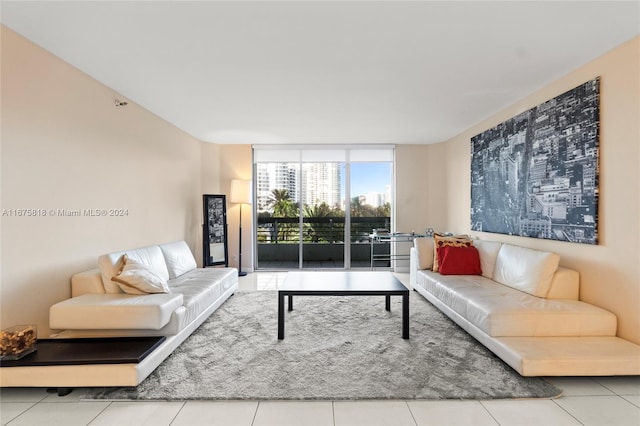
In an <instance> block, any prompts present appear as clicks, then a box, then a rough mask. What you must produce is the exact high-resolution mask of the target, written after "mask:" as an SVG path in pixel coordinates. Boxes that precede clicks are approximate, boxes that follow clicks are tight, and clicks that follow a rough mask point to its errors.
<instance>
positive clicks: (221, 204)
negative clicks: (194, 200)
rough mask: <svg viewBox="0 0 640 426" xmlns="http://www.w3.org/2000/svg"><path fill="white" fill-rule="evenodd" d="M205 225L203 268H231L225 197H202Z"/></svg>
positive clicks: (203, 231) (203, 234) (203, 233)
mask: <svg viewBox="0 0 640 426" xmlns="http://www.w3.org/2000/svg"><path fill="white" fill-rule="evenodd" d="M202 205H203V213H204V214H203V217H204V224H203V230H202V256H203V261H202V265H203V267H207V266H216V265H224V266H229V255H228V249H227V200H226V196H225V195H210V194H204V195H203V196H202Z"/></svg>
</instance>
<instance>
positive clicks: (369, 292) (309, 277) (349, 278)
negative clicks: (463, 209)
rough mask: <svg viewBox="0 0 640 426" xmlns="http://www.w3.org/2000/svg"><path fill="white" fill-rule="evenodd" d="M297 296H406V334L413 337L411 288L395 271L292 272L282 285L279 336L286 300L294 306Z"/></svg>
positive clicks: (404, 326)
mask: <svg viewBox="0 0 640 426" xmlns="http://www.w3.org/2000/svg"><path fill="white" fill-rule="evenodd" d="M293 296H385V299H386V304H385V308H386V310H387V311H390V310H391V296H402V338H403V339H408V338H409V290H408V289H407V288H406V287H405V286H404V285H402V283H401V282H400V281H398V279H397V278H396V277H395V276H394V275H393V274H392V273H391V272H382V271H381V272H376V271H356V272H354V271H339V272H334V271H331V272H328V271H326V272H325V271H319V272H297V271H296V272H288V273H287V278H286V279H285V281H284V283H283V284H282V287H280V289H278V339H280V340H282V339H284V300H285V297H288V299H289V308H288V310H289V311H291V310H293Z"/></svg>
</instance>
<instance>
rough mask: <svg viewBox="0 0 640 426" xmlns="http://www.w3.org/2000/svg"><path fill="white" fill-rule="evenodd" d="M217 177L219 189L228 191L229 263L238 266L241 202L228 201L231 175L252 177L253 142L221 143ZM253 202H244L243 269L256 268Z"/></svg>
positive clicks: (242, 177)
mask: <svg viewBox="0 0 640 426" xmlns="http://www.w3.org/2000/svg"><path fill="white" fill-rule="evenodd" d="M219 149H220V164H219V166H220V169H219V173H218V179H219V182H220V191H221V192H220V193H221V194H226V195H227V223H228V227H229V233H228V243H229V266H231V267H234V268H237V267H238V256H239V247H238V233H239V220H240V204H235V203H231V202H229V190H230V188H231V180H232V179H243V180H253V166H252V164H253V157H252V156H253V153H252V149H251V145H220V146H219ZM252 211H253V206H249V205H243V206H242V270H243V271H245V272H249V271H251V270H252V269H253V249H254V247H253V242H252V235H253V225H252V224H253V215H252Z"/></svg>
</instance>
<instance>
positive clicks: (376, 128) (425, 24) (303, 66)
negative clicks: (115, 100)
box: [0, 0, 640, 144]
mask: <svg viewBox="0 0 640 426" xmlns="http://www.w3.org/2000/svg"><path fill="white" fill-rule="evenodd" d="M0 7H1V9H0V13H1V14H0V17H1V18H0V19H1V21H2V23H3V24H4V25H6V26H7V27H9V28H11V29H13V30H14V31H16V32H18V33H20V34H22V35H23V36H25V37H26V38H28V39H30V40H32V41H33V42H35V43H36V44H38V45H40V46H42V47H44V48H45V49H47V50H48V51H50V52H52V53H54V54H55V55H57V56H59V57H60V58H62V59H63V60H65V61H67V62H69V63H70V64H72V65H74V66H76V67H77V68H79V69H80V70H82V71H84V72H86V73H87V74H89V75H91V76H92V77H94V78H95V79H97V80H98V81H100V82H102V83H104V84H105V85H107V86H109V87H111V88H112V89H113V90H114V92H117V93H119V94H121V95H122V96H123V97H125V98H126V99H127V100H129V101H133V102H136V103H138V104H140V105H141V106H143V107H144V108H146V109H148V110H150V111H152V112H153V113H155V114H157V115H158V116H160V117H162V118H164V119H165V120H167V121H169V122H170V123H172V124H174V125H175V126H177V127H179V128H181V129H183V130H185V131H186V132H188V133H190V134H191V135H193V136H195V137H196V138H198V139H200V140H203V141H207V142H216V143H249V144H260V143H296V144H306V143H313V144H322V143H334V144H335V143H338V144H343V143H347V144H358V143H368V144H371V143H373V144H375V143H385V144H387V143H391V144H395V143H398V144H403V143H417V144H422V143H434V142H441V141H443V140H446V139H448V138H450V137H453V136H455V135H457V134H458V133H460V132H462V131H463V130H465V129H467V128H469V127H470V126H472V125H474V124H476V123H478V122H479V121H481V120H483V119H484V118H486V117H488V116H491V115H492V114H494V113H495V112H497V111H499V110H501V109H502V108H504V107H506V106H508V105H510V104H512V103H514V102H516V101H518V100H519V99H521V98H523V97H525V96H526V95H528V94H529V93H531V92H533V91H535V90H536V89H538V88H540V87H543V86H544V85H546V84H547V83H549V82H551V81H553V80H555V79H557V78H558V77H560V76H562V75H564V74H566V73H568V72H570V71H571V70H573V69H576V68H577V67H579V66H581V65H582V64H585V63H586V62H588V61H590V60H592V59H594V58H596V57H598V56H599V55H601V54H602V53H604V52H606V51H608V50H610V49H611V48H613V47H615V46H617V45H619V44H621V43H623V42H625V41H627V40H629V39H631V38H633V37H634V36H636V35H638V34H640V5H639V3H638V1H624V2H614V1H587V2H580V1H553V2H540V1H533V2H515V1H511V2H506V1H498V2H489V1H471V2H458V1H448V2H437V1H408V2H399V1H386V2H363V1H351V2H346V1H342V2H337V1H332V2H306V1H298V2H292V1H289V2H271V1H258V2H242V1H241V2H213V1H196V2H180V1H138V2H132V1H126V2H95V1H81V2H78V1H69V2H56V1H46V2H24V1H21V2H18V1H6V0H3V1H2V2H1V6H0ZM114 96H115V95H114Z"/></svg>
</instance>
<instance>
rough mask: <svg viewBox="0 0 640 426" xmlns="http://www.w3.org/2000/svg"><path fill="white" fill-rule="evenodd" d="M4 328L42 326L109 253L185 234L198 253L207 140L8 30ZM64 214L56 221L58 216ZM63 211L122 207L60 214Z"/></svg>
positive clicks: (5, 62) (43, 331)
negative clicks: (72, 281) (98, 213)
mask: <svg viewBox="0 0 640 426" xmlns="http://www.w3.org/2000/svg"><path fill="white" fill-rule="evenodd" d="M1 38H2V45H1V46H2V68H1V71H2V76H1V83H2V95H1V107H2V111H1V113H2V115H1V118H2V129H1V135H0V136H1V142H2V146H1V153H2V157H1V159H2V171H1V173H2V182H1V187H2V206H1V208H2V209H7V210H9V209H44V210H45V211H46V212H47V216H46V217H25V216H21V217H15V216H6V215H5V216H3V217H2V222H1V223H2V236H1V239H2V261H1V264H2V271H1V279H2V281H1V282H0V286H1V318H0V321H1V325H0V326H1V327H7V326H11V325H15V324H21V323H36V324H37V325H38V327H39V330H38V331H39V334H40V335H41V336H46V335H48V334H49V330H48V311H49V306H50V305H52V304H54V303H56V302H58V301H61V300H64V299H66V298H68V297H69V296H70V285H69V278H70V276H71V275H72V274H73V273H75V272H79V271H82V270H85V269H89V268H93V267H95V266H96V257H97V256H98V255H100V254H102V253H106V252H110V251H114V250H120V249H126V248H134V247H140V246H145V245H150V244H157V243H162V242H167V241H172V240H178V239H186V241H187V242H188V243H189V244H190V246H191V248H192V250H194V252H195V253H196V258H197V259H198V258H201V255H200V244H201V243H200V242H199V239H198V238H199V235H200V232H201V229H200V225H201V223H202V219H201V216H202V213H201V201H200V194H201V189H200V186H201V173H200V167H201V163H200V161H201V153H200V150H201V146H200V142H199V141H197V140H195V139H194V138H192V137H190V136H189V135H187V134H185V133H184V132H182V131H180V130H178V129H177V128H175V127H173V126H171V125H170V124H168V123H167V122H165V121H163V120H161V119H160V118H158V117H157V116H155V115H153V114H151V113H149V112H148V111H146V110H144V109H142V108H140V107H138V106H137V105H135V104H134V103H130V104H129V105H128V106H126V107H121V108H116V107H115V106H114V99H115V98H116V96H117V95H116V93H114V91H113V90H111V89H109V88H108V87H105V86H104V85H102V84H100V83H98V82H96V81H95V80H93V79H91V78H90V77H88V76H87V75H85V74H84V73H82V72H80V71H78V70H77V69H75V68H73V67H71V66H70V65H68V64H67V63H65V62H63V61H61V60H59V59H58V58H56V57H54V56H53V55H51V54H50V53H48V52H46V51H44V50H43V49H40V48H39V47H37V46H35V45H33V44H32V43H30V42H29V41H27V40H25V39H24V38H22V37H20V36H18V35H17V34H15V33H13V32H12V31H10V30H8V29H6V28H5V27H2V33H1ZM52 209H53V210H54V211H56V216H52V215H51V214H50V210H52ZM58 209H68V210H76V209H79V210H80V211H82V210H83V209H126V210H127V213H126V215H125V216H122V217H109V216H106V217H88V216H81V217H61V216H59V215H58V214H57V213H58V212H57V210H58Z"/></svg>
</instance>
